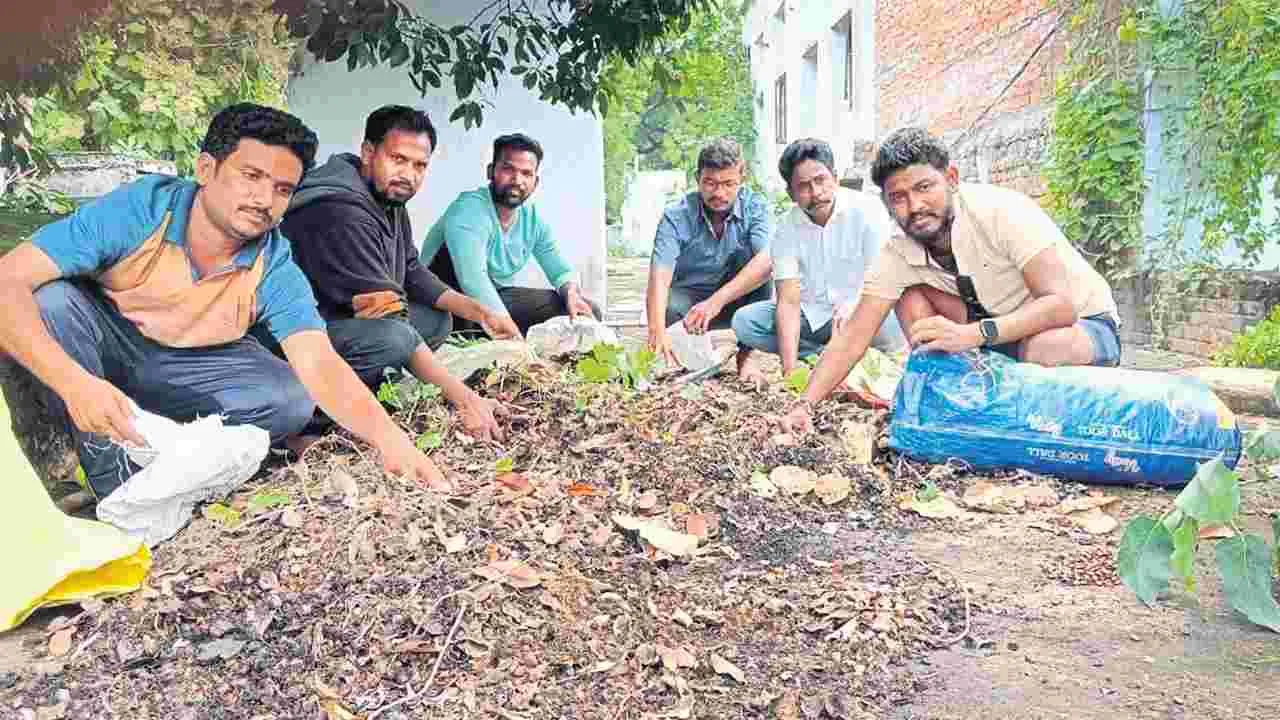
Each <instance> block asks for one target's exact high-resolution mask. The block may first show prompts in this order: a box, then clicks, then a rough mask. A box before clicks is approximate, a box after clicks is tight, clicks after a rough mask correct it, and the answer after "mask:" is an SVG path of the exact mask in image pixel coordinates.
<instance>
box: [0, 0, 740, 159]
mask: <svg viewBox="0 0 1280 720" xmlns="http://www.w3.org/2000/svg"><path fill="white" fill-rule="evenodd" d="M143 1H144V0H42V2H40V3H17V4H18V5H21V6H23V9H24V12H18V13H16V14H12V13H10V12H9V11H8V8H6V18H5V23H3V27H2V28H0V88H2V89H0V132H3V133H4V135H3V138H0V143H3V145H4V148H6V151H11V150H13V149H14V148H17V147H20V146H29V144H30V143H29V141H30V138H29V137H28V135H27V134H28V121H29V117H28V116H29V104H30V98H34V97H39V96H41V95H44V94H46V93H48V92H49V91H51V90H52V89H53V88H55V87H59V86H65V85H68V84H72V83H74V82H75V81H76V80H77V79H78V78H80V77H81V65H82V61H83V60H84V59H85V58H86V57H91V55H90V51H93V50H94V49H95V48H94V46H93V45H88V46H85V45H84V44H83V43H80V42H79V41H78V40H79V38H80V36H81V34H82V33H84V32H85V31H86V29H89V28H92V29H93V32H100V33H102V34H104V35H106V36H108V37H116V36H117V33H119V32H121V28H125V29H124V32H126V33H127V32H128V30H127V26H128V24H129V23H130V22H133V19H132V18H130V17H128V15H127V13H120V12H115V13H112V8H119V7H122V6H124V5H127V4H128V3H132V2H143ZM183 1H184V2H186V0H183ZM156 2H157V3H160V2H161V0H156ZM191 4H192V5H199V6H201V7H203V8H204V11H205V12H206V14H208V15H210V16H220V15H222V10H221V9H222V8H236V7H240V8H244V7H254V8H256V7H258V6H259V5H260V2H259V0H210V1H209V2H205V3H195V2H194V0H192V2H191ZM716 4H717V3H716V0H544V2H540V3H529V2H527V0H492V1H486V2H484V3H483V4H482V5H479V6H477V10H476V12H475V14H474V15H473V16H472V18H471V20H470V21H469V22H467V23H464V24H459V25H456V26H452V27H443V26H441V25H440V24H438V23H435V22H433V21H432V20H431V19H430V18H427V17H422V16H418V15H415V14H414V13H413V12H412V11H411V10H410V8H409V7H408V6H407V5H406V4H405V3H404V2H401V0H272V5H271V8H272V10H273V11H274V12H276V13H278V14H280V15H282V16H284V17H285V18H287V23H286V26H285V27H286V29H287V32H288V34H289V36H291V37H293V38H295V39H298V40H305V44H306V47H307V49H308V50H309V51H311V52H312V53H313V54H315V55H316V56H317V57H320V58H322V59H324V60H327V61H342V60H345V61H346V62H347V65H348V67H349V68H352V69H355V68H359V67H368V66H373V65H381V64H385V65H389V66H392V67H398V68H404V70H405V72H407V73H408V74H409V76H410V78H411V79H412V80H413V83H414V85H415V86H416V87H417V88H418V89H419V91H420V92H423V93H426V92H427V91H428V89H429V88H438V87H443V86H445V85H446V84H447V85H448V86H449V87H451V88H452V89H453V90H454V91H455V93H456V95H457V97H458V100H459V104H458V105H457V107H456V108H455V110H454V112H453V116H452V119H455V120H456V119H462V120H464V122H465V124H466V125H467V127H474V126H477V125H479V124H480V123H481V122H482V120H483V117H484V108H485V106H486V105H491V104H492V100H490V99H488V98H486V97H485V93H486V91H490V90H493V89H496V88H497V86H498V83H499V80H500V78H501V77H503V75H505V74H511V75H516V76H519V77H521V78H522V81H523V82H524V84H525V86H526V87H528V88H529V89H531V90H533V91H535V92H537V93H538V94H539V96H540V97H541V98H542V99H543V100H546V101H548V102H552V103H557V104H560V105H563V106H565V107H568V108H570V109H571V110H575V111H576V110H583V111H593V110H600V111H602V112H607V110H608V104H609V96H608V94H606V93H603V92H602V91H601V90H602V89H601V73H602V71H603V69H604V66H605V63H606V62H607V61H608V60H609V59H610V58H613V57H618V58H622V59H623V60H625V61H628V62H635V61H637V60H639V59H640V58H641V57H642V56H643V55H644V54H645V53H646V52H648V51H650V50H651V49H652V48H653V44H654V42H655V41H656V40H657V39H658V38H659V37H661V36H662V35H663V34H664V33H667V32H669V31H670V32H680V31H682V30H683V29H684V28H686V27H687V25H688V21H689V17H690V15H691V13H693V12H694V11H695V10H698V9H702V8H709V7H713V6H715V5H716ZM25 10H30V12H25ZM11 15H13V17H11ZM104 18H106V19H105V20H104ZM268 25H270V23H268ZM272 29H274V28H272ZM232 67H234V66H232ZM225 71H226V68H218V69H215V70H214V71H212V73H208V72H207V71H204V70H202V72H206V74H213V75H218V74H220V73H221V72H225ZM73 88H74V85H73ZM15 140H21V141H23V142H21V143H15V142H14V141H15ZM11 159H12V158H11ZM3 160H4V158H2V157H0V161H3Z"/></svg>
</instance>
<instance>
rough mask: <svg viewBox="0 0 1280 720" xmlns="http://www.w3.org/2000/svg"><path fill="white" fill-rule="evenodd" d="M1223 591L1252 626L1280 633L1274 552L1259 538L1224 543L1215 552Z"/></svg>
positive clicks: (1231, 540) (1239, 536)
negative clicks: (1273, 574)
mask: <svg viewBox="0 0 1280 720" xmlns="http://www.w3.org/2000/svg"><path fill="white" fill-rule="evenodd" d="M1214 554H1215V555H1216V556H1217V560H1218V574H1220V575H1221V576H1222V591H1223V592H1224V593H1225V594H1226V596H1227V602H1229V603H1230V604H1231V607H1233V608H1235V609H1236V610H1238V611H1240V612H1241V613H1243V614H1244V616H1245V617H1247V618H1249V620H1250V621H1251V622H1254V623H1256V624H1258V625H1261V626H1263V627H1265V628H1267V629H1269V630H1274V631H1276V632H1280V605H1277V604H1276V599H1275V597H1274V596H1273V595H1272V594H1271V582H1272V576H1271V566H1272V562H1271V560H1272V557H1271V548H1270V546H1268V545H1267V541H1266V540H1263V539H1262V538H1261V537H1259V536H1257V535H1237V536H1235V537H1233V538H1231V539H1229V540H1221V541H1219V542H1218V545H1217V547H1216V548H1215V549H1214Z"/></svg>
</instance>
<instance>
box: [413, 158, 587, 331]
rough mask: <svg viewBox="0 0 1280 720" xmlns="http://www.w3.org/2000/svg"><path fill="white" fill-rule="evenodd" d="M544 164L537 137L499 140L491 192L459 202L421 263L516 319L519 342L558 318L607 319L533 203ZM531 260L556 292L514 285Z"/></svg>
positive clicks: (430, 237)
mask: <svg viewBox="0 0 1280 720" xmlns="http://www.w3.org/2000/svg"><path fill="white" fill-rule="evenodd" d="M541 164H542V146H541V145H539V144H538V141H536V140H534V139H533V138H531V137H529V136H527V135H524V134H521V133H516V134H514V135H503V136H501V137H499V138H498V139H496V140H494V141H493V163H492V164H490V165H489V168H488V175H489V186H488V187H482V188H478V189H476V190H469V191H467V192H464V193H461V194H460V195H458V197H457V199H455V200H454V201H453V202H452V203H450V204H449V207H448V208H447V209H446V210H445V211H444V215H443V216H441V217H440V219H439V220H437V221H436V224H435V225H434V226H433V227H432V228H431V231H430V232H429V233H427V239H426V242H425V243H423V246H422V257H424V258H434V260H431V261H430V262H431V271H432V272H434V273H435V274H436V275H437V276H438V277H439V278H440V279H441V280H443V281H444V282H445V283H446V284H448V285H449V286H451V287H454V288H456V289H457V290H459V291H460V292H462V293H463V294H464V295H467V296H469V297H471V298H474V299H475V300H477V301H479V302H480V304H482V305H484V306H485V307H488V308H490V309H492V310H495V311H497V312H501V313H506V314H508V315H510V317H511V319H512V320H514V321H515V324H516V327H518V328H519V329H520V334H521V335H523V334H525V333H527V332H528V331H529V328H530V327H532V326H534V325H537V324H539V323H542V322H546V321H547V320H550V319H551V318H553V317H556V316H559V315H568V316H569V317H571V318H573V317H577V316H579V315H582V316H595V318H596V319H597V320H599V319H601V317H602V316H601V313H600V309H599V308H598V307H596V305H595V304H594V303H592V302H590V301H589V300H587V299H586V298H585V297H583V295H582V291H581V290H580V289H579V287H578V282H577V280H576V273H575V272H574V269H573V266H572V265H570V264H569V263H568V262H566V261H565V259H564V257H563V256H561V254H560V251H559V250H558V249H557V248H556V244H555V241H554V240H553V239H552V237H551V228H550V227H549V226H548V225H547V222H546V220H545V219H544V218H543V217H542V215H541V214H540V213H539V212H538V208H537V207H536V206H534V205H533V204H532V203H529V202H527V201H528V200H529V197H530V196H531V195H533V191H534V190H536V189H537V187H538V168H539V166H540V165H541ZM441 249H443V250H444V252H440V251H441ZM530 258H533V259H534V260H536V261H537V262H538V265H539V266H540V267H541V268H542V272H543V273H545V274H546V276H547V280H548V281H549V282H550V283H551V287H554V288H556V289H555V290H549V289H538V288H527V287H517V286H516V285H515V276H516V275H517V274H518V273H519V272H520V271H521V270H523V269H524V268H525V266H526V265H528V263H529V259H530Z"/></svg>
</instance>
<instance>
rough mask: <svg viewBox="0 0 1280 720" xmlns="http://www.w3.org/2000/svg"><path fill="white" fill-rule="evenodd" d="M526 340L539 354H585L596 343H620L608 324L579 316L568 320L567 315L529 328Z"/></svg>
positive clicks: (551, 355)
mask: <svg viewBox="0 0 1280 720" xmlns="http://www.w3.org/2000/svg"><path fill="white" fill-rule="evenodd" d="M525 340H527V341H528V343H529V345H531V346H532V347H533V349H534V351H535V352H537V353H538V354H539V355H541V356H542V357H555V356H557V355H567V354H569V353H575V352H576V353H588V352H591V348H593V347H595V346H596V345H597V344H598V343H606V344H609V345H617V344H619V343H618V334H617V333H615V332H614V331H613V328H611V327H609V326H608V325H605V324H604V323H602V322H600V321H599V320H596V319H595V318H593V317H578V318H577V319H575V320H573V321H570V320H569V316H568V315H560V316H558V317H553V318H551V319H550V320H548V321H546V322H543V323H538V324H537V325H534V326H533V327H531V328H529V332H528V333H527V334H526V335H525Z"/></svg>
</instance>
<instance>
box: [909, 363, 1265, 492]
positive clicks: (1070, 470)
mask: <svg viewBox="0 0 1280 720" xmlns="http://www.w3.org/2000/svg"><path fill="white" fill-rule="evenodd" d="M889 445H890V447H892V448H894V449H895V450H897V451H899V452H901V453H904V454H906V455H909V456H911V457H914V458H917V459H921V460H926V461H929V462H935V463H942V462H946V461H947V460H950V459H952V458H958V459H960V460H963V461H965V462H966V463H968V464H969V465H970V466H972V467H973V468H975V469H979V470H993V469H999V468H1023V469H1026V470H1030V471H1031V472H1036V473H1042V474H1046V475H1057V476H1059V477H1065V478H1071V479H1074V480H1081V481H1084V482H1089V483H1100V484H1105V485H1132V484H1137V483H1145V484H1150V485H1162V486H1167V487H1176V486H1180V485H1185V484H1186V483H1187V482H1189V481H1190V480H1191V478H1192V476H1193V475H1195V472H1196V467H1197V465H1199V464H1200V463H1203V462H1204V461H1206V460H1211V459H1213V458H1214V457H1215V456H1217V455H1218V453H1225V460H1226V463H1227V465H1228V466H1230V467H1235V464H1236V462H1237V461H1238V460H1239V459H1240V445H1241V437H1240V429H1239V428H1238V427H1237V426H1236V419H1235V415H1234V414H1233V413H1232V412H1231V410H1230V409H1228V408H1227V406H1226V405H1224V404H1223V403H1222V401H1221V400H1220V399H1219V398H1218V396H1217V395H1214V394H1213V391H1211V390H1210V389H1209V388H1208V386H1206V385H1205V384H1204V383H1203V382H1201V381H1199V380H1196V379H1195V378H1190V377H1180V376H1175V375H1167V374H1162V373H1153V372H1142V371H1138V370H1118V369H1113V368H1095V367H1065V368H1045V367H1041V366H1039V365H1033V364H1031V363H1019V362H1014V361H1013V360H1011V359H1009V358H1008V357H1006V356H1004V355H1001V354H999V353H996V352H991V351H988V350H971V351H969V352H965V353H956V354H952V353H941V352H924V351H916V352H913V353H912V354H911V357H910V359H909V360H908V361H907V367H906V371H905V372H904V374H903V377H902V382H901V383H900V384H899V385H898V391H897V394H896V395H895V396H894V403H893V421H892V422H891V424H890V426H889Z"/></svg>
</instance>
